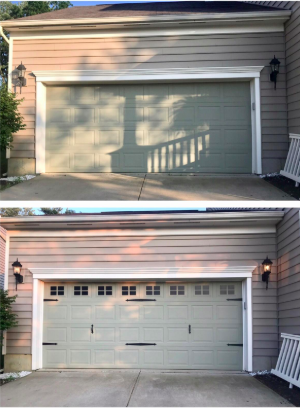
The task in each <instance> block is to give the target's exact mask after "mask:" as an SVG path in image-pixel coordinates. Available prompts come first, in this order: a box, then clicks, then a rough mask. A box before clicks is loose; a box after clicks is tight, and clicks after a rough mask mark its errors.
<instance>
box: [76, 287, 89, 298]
mask: <svg viewBox="0 0 300 408" xmlns="http://www.w3.org/2000/svg"><path fill="white" fill-rule="evenodd" d="M88 294H89V287H88V286H74V296H88Z"/></svg>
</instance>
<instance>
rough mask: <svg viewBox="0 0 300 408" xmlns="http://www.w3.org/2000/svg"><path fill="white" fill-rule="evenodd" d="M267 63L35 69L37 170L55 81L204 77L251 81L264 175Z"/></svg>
mask: <svg viewBox="0 0 300 408" xmlns="http://www.w3.org/2000/svg"><path fill="white" fill-rule="evenodd" d="M263 68H264V67H263V66H253V67H251V66H250V67H249V66H241V67H211V68H169V69H130V70H115V71H103V70H94V71H91V70H87V71H83V70H78V71H75V70H74V71H68V70H67V71H64V70H61V71H34V72H33V74H34V75H35V77H36V81H37V92H36V117H37V120H36V128H35V131H36V141H37V142H36V169H37V170H36V172H37V173H45V172H46V160H45V156H46V152H45V149H46V115H45V112H46V87H45V85H55V84H60V85H61V84H89V83H90V84H92V83H139V82H147V83H149V82H151V81H152V82H157V83H159V82H167V81H169V82H184V81H186V82H191V81H204V80H216V81H219V80H222V81H239V80H246V81H247V80H248V81H250V95H251V106H252V107H254V109H255V110H254V114H253V115H252V147H253V149H252V157H253V159H252V173H255V174H261V172H262V163H261V148H262V147H261V113H260V110H261V107H260V73H261V71H262V70H263Z"/></svg>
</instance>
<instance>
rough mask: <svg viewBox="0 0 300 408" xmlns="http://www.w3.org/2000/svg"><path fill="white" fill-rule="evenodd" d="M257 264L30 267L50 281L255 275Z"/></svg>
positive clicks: (38, 275)
mask: <svg viewBox="0 0 300 408" xmlns="http://www.w3.org/2000/svg"><path fill="white" fill-rule="evenodd" d="M256 267H257V265H251V266H249V265H247V266H240V267H238V266H228V265H226V264H224V265H219V266H215V267H203V266H199V267H181V268H179V267H178V268H176V267H170V268H159V267H158V268H29V270H30V272H31V273H32V275H33V278H34V279H41V280H43V281H49V280H52V281H53V280H56V279H59V280H74V279H75V280H87V281H88V280H107V279H109V280H132V279H137V280H149V279H163V280H166V279H167V280H169V279H209V278H211V277H213V278H214V279H223V278H226V279H241V278H251V277H252V272H253V270H254V269H255V268H256Z"/></svg>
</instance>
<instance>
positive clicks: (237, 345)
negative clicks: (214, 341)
mask: <svg viewBox="0 0 300 408" xmlns="http://www.w3.org/2000/svg"><path fill="white" fill-rule="evenodd" d="M227 346H232V347H243V345H242V344H227Z"/></svg>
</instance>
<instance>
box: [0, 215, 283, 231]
mask: <svg viewBox="0 0 300 408" xmlns="http://www.w3.org/2000/svg"><path fill="white" fill-rule="evenodd" d="M283 216H284V212H283V211H253V212H252V211H249V212H248V211H245V212H219V213H207V212H202V213H197V214H116V215H62V216H55V215H52V216H44V215H38V216H28V217H12V218H10V217H4V218H1V225H2V227H3V228H8V227H9V226H11V227H15V224H17V225H18V226H20V225H21V224H24V225H26V224H28V226H30V224H37V223H40V224H51V223H67V224H70V223H76V224H77V223H86V222H103V223H105V222H119V223H121V224H122V222H123V223H127V222H129V221H130V223H135V222H141V221H143V222H151V221H158V222H160V221H164V222H166V221H175V222H178V221H183V222H191V224H193V223H194V222H195V221H211V220H212V221H217V222H220V221H227V220H232V221H249V220H257V221H259V220H272V219H273V220H275V221H280V220H281V219H282V218H283Z"/></svg>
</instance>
